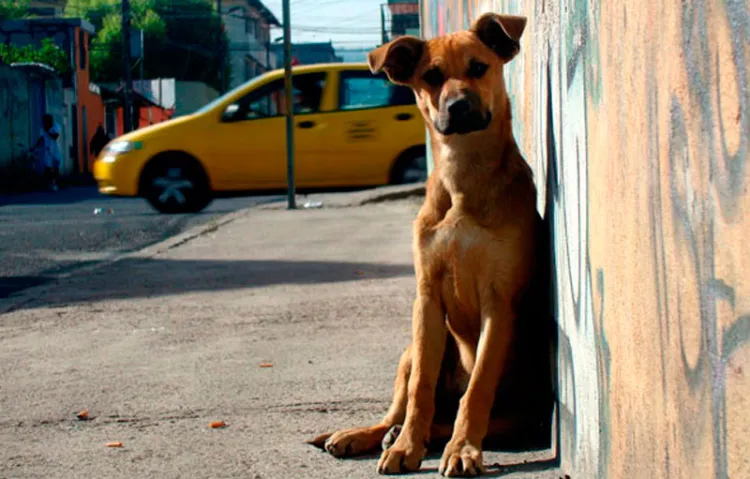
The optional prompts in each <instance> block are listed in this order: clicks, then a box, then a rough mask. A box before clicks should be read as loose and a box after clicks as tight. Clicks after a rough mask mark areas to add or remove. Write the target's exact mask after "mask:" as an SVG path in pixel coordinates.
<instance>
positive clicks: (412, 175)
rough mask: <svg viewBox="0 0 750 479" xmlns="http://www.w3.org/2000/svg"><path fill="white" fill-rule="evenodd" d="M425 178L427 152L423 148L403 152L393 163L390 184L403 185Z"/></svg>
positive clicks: (424, 179)
mask: <svg viewBox="0 0 750 479" xmlns="http://www.w3.org/2000/svg"><path fill="white" fill-rule="evenodd" d="M426 180H427V154H426V152H425V149H424V148H414V149H411V150H409V151H408V152H406V153H404V154H403V155H402V156H401V157H400V158H399V159H398V160H397V161H396V163H395V164H394V165H393V169H392V171H391V184H395V185H405V184H409V183H418V182H421V181H426Z"/></svg>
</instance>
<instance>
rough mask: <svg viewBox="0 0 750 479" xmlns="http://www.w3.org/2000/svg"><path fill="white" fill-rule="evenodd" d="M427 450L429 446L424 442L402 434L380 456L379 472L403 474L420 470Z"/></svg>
mask: <svg viewBox="0 0 750 479" xmlns="http://www.w3.org/2000/svg"><path fill="white" fill-rule="evenodd" d="M426 452H427V448H426V447H425V445H424V443H423V442H421V443H420V442H415V441H412V440H410V439H409V438H408V437H406V436H404V435H403V434H401V435H400V436H399V437H398V439H396V442H395V443H393V445H392V446H391V447H389V448H388V449H386V450H385V451H383V454H382V455H381V456H380V461H378V473H380V474H401V473H404V472H415V471H418V470H419V467H420V466H421V465H422V459H424V455H425V453H426Z"/></svg>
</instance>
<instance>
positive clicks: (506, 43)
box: [471, 13, 526, 62]
mask: <svg viewBox="0 0 750 479" xmlns="http://www.w3.org/2000/svg"><path fill="white" fill-rule="evenodd" d="M524 28H526V17H519V16H516V15H499V14H497V13H485V14H484V15H482V16H481V17H479V18H478V19H477V20H476V21H475V22H474V24H473V25H472V26H471V31H472V32H474V34H475V35H476V36H477V37H479V39H480V40H482V43H484V44H485V45H487V46H488V47H489V48H490V50H492V51H494V52H495V53H496V54H497V56H499V57H500V58H502V59H503V60H505V61H506V62H508V61H510V60H512V59H513V57H515V56H516V54H518V51H519V50H520V48H521V46H520V44H519V43H518V41H519V40H520V39H521V35H522V34H523V30H524Z"/></svg>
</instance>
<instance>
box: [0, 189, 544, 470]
mask: <svg viewBox="0 0 750 479" xmlns="http://www.w3.org/2000/svg"><path fill="white" fill-rule="evenodd" d="M419 203H420V202H419V201H418V200H415V199H405V200H401V201H393V202H383V203H380V204H372V205H367V206H360V207H352V208H349V209H346V210H341V209H328V208H323V209H319V210H297V211H286V210H260V209H255V210H249V212H248V213H247V214H244V215H238V216H236V217H234V218H233V220H232V221H227V222H223V223H222V224H221V225H220V226H217V227H216V228H213V229H211V228H208V229H206V230H205V231H202V232H201V233H200V234H196V235H192V237H188V238H185V239H183V240H182V241H176V242H174V241H173V242H172V243H170V244H168V245H166V246H163V247H161V248H152V249H150V250H148V251H147V252H144V253H141V254H136V255H131V256H129V257H127V258H124V259H121V260H120V261H117V262H115V263H112V264H110V265H108V266H105V267H103V268H100V269H96V270H92V271H89V272H86V273H85V274H80V275H74V276H72V277H70V278H67V279H65V280H63V281H61V282H60V283H59V284H57V285H55V286H54V287H52V288H48V289H46V290H44V291H43V293H44V294H43V295H41V296H39V297H36V298H33V299H31V298H30V299H29V300H28V301H25V302H22V303H19V304H18V306H17V307H16V309H15V310H14V311H12V312H10V313H7V314H5V315H2V316H0V477H19V478H21V477H23V478H25V477H56V478H67V477H71V478H72V477H86V478H94V477H96V478H136V477H137V478H151V477H153V478H204V477H205V478H207V477H236V478H365V477H367V478H369V477H373V478H374V477H378V475H377V473H376V472H375V466H376V462H377V457H371V458H366V459H361V460H344V461H339V460H336V459H334V458H332V457H330V456H328V455H327V454H325V453H322V452H320V451H318V450H316V449H314V448H312V447H311V446H308V445H307V444H305V443H304V441H305V440H306V439H308V438H310V437H312V436H314V435H316V434H318V433H321V432H324V431H327V430H333V429H337V428H342V427H349V426H356V425H362V424H369V423H372V422H374V421H377V420H378V419H379V418H380V417H381V416H382V415H383V413H384V412H385V410H386V408H387V407H388V404H389V400H390V394H391V387H392V382H393V378H394V374H395V369H396V364H397V362H398V358H399V355H400V353H401V351H402V350H403V348H404V347H405V346H406V345H407V343H408V341H409V324H410V319H409V314H410V311H411V303H412V299H413V293H414V279H413V267H412V264H411V251H410V247H411V222H412V219H413V217H414V215H415V214H416V211H417V209H418V207H419ZM344 211H345V212H344ZM261 363H271V364H272V367H263V368H261V367H260V366H259V365H260V364H261ZM82 409H89V411H90V417H91V420H88V421H79V420H76V418H75V413H76V412H78V411H80V410H82ZM216 420H223V421H225V422H226V423H227V425H228V426H227V427H226V428H223V429H210V428H209V427H208V425H209V423H210V422H211V421H216ZM109 441H122V442H123V446H124V447H122V448H107V447H105V446H104V444H105V443H106V442H109ZM528 457H529V456H528V455H510V454H500V453H494V452H493V453H487V454H486V456H485V462H486V463H487V464H492V463H495V462H500V463H504V464H508V463H519V462H523V460H524V459H527V458H528ZM544 457H547V456H544ZM437 464H438V458H437V457H432V458H430V459H429V460H427V461H426V462H425V463H424V464H423V469H428V470H431V471H432V472H429V473H428V474H427V477H439V476H438V475H437V474H436V473H435V472H434V471H435V468H436V467H437ZM491 472H493V471H491ZM494 475H495V476H497V475H498V471H497V470H495V471H494ZM422 476H424V472H423V473H422ZM503 477H527V476H524V475H522V474H520V473H517V474H509V475H503ZM528 477H535V478H542V477H544V478H546V477H555V478H556V477H558V476H557V475H552V472H551V471H547V472H536V473H533V474H532V475H531V476H528Z"/></svg>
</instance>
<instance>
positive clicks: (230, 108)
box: [94, 63, 427, 213]
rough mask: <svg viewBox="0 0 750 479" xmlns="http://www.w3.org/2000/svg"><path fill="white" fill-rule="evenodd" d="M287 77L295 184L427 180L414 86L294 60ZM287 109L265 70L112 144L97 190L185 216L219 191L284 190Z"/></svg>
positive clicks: (100, 166)
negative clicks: (142, 199) (183, 112)
mask: <svg viewBox="0 0 750 479" xmlns="http://www.w3.org/2000/svg"><path fill="white" fill-rule="evenodd" d="M292 83H293V98H294V105H293V113H294V142H295V156H294V158H295V178H296V185H297V187H299V188H303V189H309V188H332V187H359V186H376V185H384V184H398V183H410V182H415V181H422V180H424V179H425V178H426V171H427V167H426V161H425V129H424V122H423V120H422V117H421V115H420V113H419V111H418V110H417V107H416V105H415V101H414V94H413V93H412V92H411V90H409V89H408V88H406V87H402V86H396V85H392V84H391V83H389V82H388V81H387V79H386V77H385V76H384V75H373V74H372V73H370V71H369V69H368V67H367V65H366V64H359V63H333V64H319V65H305V66H298V67H295V68H294V69H293V82H292ZM286 111H287V110H286V105H285V96H284V72H283V70H275V71H271V72H268V73H266V74H264V75H261V76H259V77H257V78H255V79H253V80H251V81H249V82H248V83H245V84H244V85H242V86H240V87H238V88H236V89H234V90H232V91H230V92H229V93H227V94H225V95H223V96H221V97H219V98H217V99H216V100H214V101H213V102H211V103H209V104H208V105H206V106H204V107H203V108H201V109H200V110H198V111H196V112H195V113H193V114H191V115H188V116H183V117H179V118H175V119H173V120H170V121H168V122H165V123H160V124H158V125H153V126H149V127H147V128H143V129H140V130H136V131H134V132H131V133H129V134H126V135H123V136H121V137H119V138H117V139H115V140H113V141H112V142H110V143H109V144H108V145H107V147H106V148H105V149H104V150H103V151H102V153H101V154H100V155H99V157H98V158H97V161H96V162H95V164H94V177H95V178H96V181H97V183H98V186H99V191H100V192H101V193H103V194H107V195H118V196H142V197H145V198H146V199H147V200H148V201H149V202H150V203H151V205H152V206H153V207H154V208H156V209H157V210H158V211H161V212H163V213H183V212H196V211H200V210H201V209H203V208H205V207H206V205H208V204H209V202H210V201H211V199H212V198H213V197H214V196H217V195H219V194H221V195H224V194H227V193H238V192H243V191H258V190H277V189H283V188H286V184H287V182H286V178H287V173H286V129H285V128H286V126H285V122H286V118H285V115H286Z"/></svg>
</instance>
